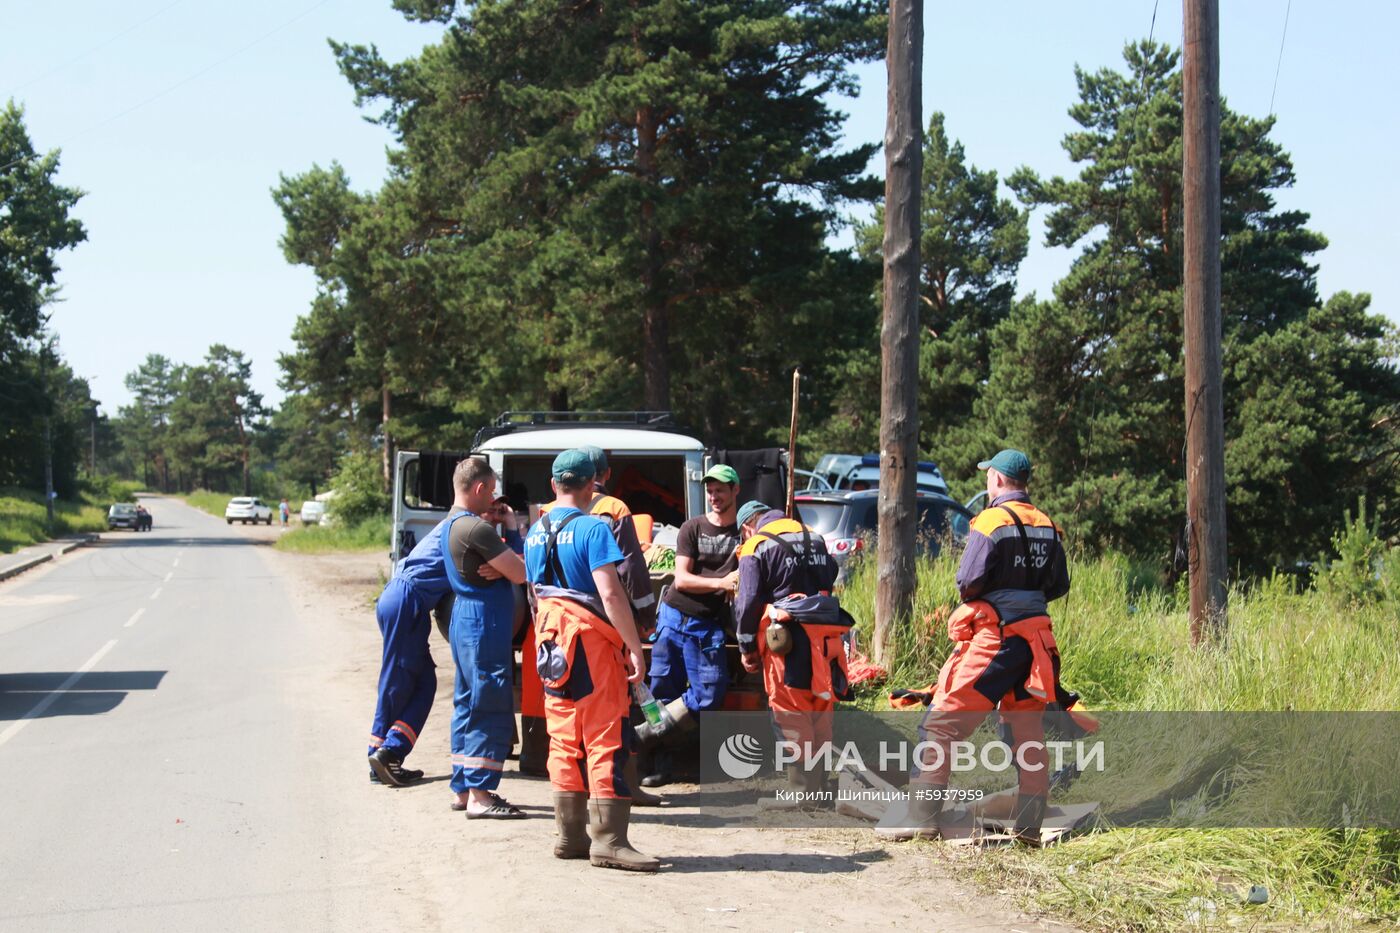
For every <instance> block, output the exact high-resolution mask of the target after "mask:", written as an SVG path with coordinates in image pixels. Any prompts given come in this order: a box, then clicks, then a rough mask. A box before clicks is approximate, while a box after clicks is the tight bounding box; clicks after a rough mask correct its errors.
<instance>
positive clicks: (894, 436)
mask: <svg viewBox="0 0 1400 933" xmlns="http://www.w3.org/2000/svg"><path fill="white" fill-rule="evenodd" d="M923 58H924V23H923V0H890V34H889V45H888V48H887V50H886V53H885V63H886V71H887V74H888V76H889V91H888V94H887V97H886V105H887V111H886V117H885V243H884V255H885V279H884V293H885V294H884V297H885V307H884V322H883V325H882V327H881V330H880V361H881V380H880V504H879V516H880V523H879V544H878V547H879V550H878V551H877V556H876V560H877V562H878V583H877V588H876V591H875V638H874V644H873V645H872V648H871V650H872V652H873V654H874V657H875V661H876V663H882V662H887V661H888V660H889V659H890V658H891V657H892V656H893V649H894V632H895V629H896V627H897V626H899V625H900V624H902V623H905V622H907V621H908V619H909V617H910V615H911V614H912V612H913V608H914V583H915V577H914V546H915V532H916V530H917V529H916V525H915V517H916V516H915V511H914V492H915V482H916V480H917V479H918V465H917V461H918V441H919V408H918V388H919V236H920V232H919V220H920V217H919V215H920V194H921V190H920V188H921V184H922V177H921V176H922V174H923V168H922V162H923V100H922V97H923V95H922V93H921V86H920V81H921V77H922V76H921V72H922V70H923Z"/></svg>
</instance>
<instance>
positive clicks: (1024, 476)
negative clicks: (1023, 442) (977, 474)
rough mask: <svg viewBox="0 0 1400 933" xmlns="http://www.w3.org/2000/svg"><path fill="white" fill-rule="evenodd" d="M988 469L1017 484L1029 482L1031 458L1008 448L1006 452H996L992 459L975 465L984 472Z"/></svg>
mask: <svg viewBox="0 0 1400 933" xmlns="http://www.w3.org/2000/svg"><path fill="white" fill-rule="evenodd" d="M989 467H990V468H991V469H993V470H996V471H997V472H998V473H1000V474H1001V475H1002V476H1005V477H1006V478H1008V479H1013V480H1015V481H1016V482H1018V483H1025V482H1029V481H1030V478H1031V458H1030V457H1027V456H1026V455H1025V454H1023V453H1021V451H1019V450H1013V449H1011V448H1009V447H1008V448H1007V449H1006V450H1002V451H998V452H997V455H996V456H995V457H993V458H992V459H990V460H983V461H982V462H981V463H979V464H977V469H979V470H985V469H987V468H989Z"/></svg>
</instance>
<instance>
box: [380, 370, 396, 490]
mask: <svg viewBox="0 0 1400 933" xmlns="http://www.w3.org/2000/svg"><path fill="white" fill-rule="evenodd" d="M392 407H393V398H392V397H391V396H390V395H389V383H388V380H387V379H386V380H385V382H384V385H383V389H382V390H381V408H380V420H379V425H380V428H381V429H382V431H383V433H384V448H383V449H384V458H383V465H384V490H385V491H386V492H387V491H389V490H391V489H393V488H394V439H393V438H392V437H390V436H389V418H390V417H391V416H392V414H393V411H392Z"/></svg>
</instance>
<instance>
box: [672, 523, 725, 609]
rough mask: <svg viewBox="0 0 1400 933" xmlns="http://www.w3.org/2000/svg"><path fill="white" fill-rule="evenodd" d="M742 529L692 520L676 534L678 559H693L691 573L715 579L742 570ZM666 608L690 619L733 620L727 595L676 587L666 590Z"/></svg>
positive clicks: (691, 560)
mask: <svg viewBox="0 0 1400 933" xmlns="http://www.w3.org/2000/svg"><path fill="white" fill-rule="evenodd" d="M738 551H739V526H738V525H716V524H714V523H713V522H711V521H710V520H709V519H708V518H706V517H705V516H704V515H697V516H696V517H695V518H692V519H690V520H689V521H687V522H686V523H685V524H684V525H681V530H680V533H679V534H678V535H676V556H677V557H689V558H690V572H691V573H693V574H695V575H696V576H697V577H708V578H711V579H715V578H718V577H723V576H726V575H728V574H730V573H732V572H734V571H735V570H738V569H739V554H738ZM666 605H668V606H672V607H674V608H676V609H679V610H680V611H681V612H683V613H685V614H686V615H688V616H695V617H697V618H701V619H711V620H714V621H716V622H724V621H726V620H727V619H728V618H729V601H728V600H726V599H725V598H724V594H723V593H682V592H681V591H680V590H679V589H678V588H676V587H675V586H672V587H671V588H670V589H669V590H667V591H666Z"/></svg>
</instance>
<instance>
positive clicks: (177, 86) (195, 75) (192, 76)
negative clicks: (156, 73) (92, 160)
mask: <svg viewBox="0 0 1400 933" xmlns="http://www.w3.org/2000/svg"><path fill="white" fill-rule="evenodd" d="M330 2H331V0H320V2H319V3H314V4H312V5H311V6H309V7H307V8H306V9H304V10H302V11H301V12H300V13H298V14H297V15H296V16H293V17H292V18H291V19H289V20H287V21H285V22H283V23H282V24H281V25H279V26H276V27H274V28H273V29H270V30H268V31H267V32H265V33H263V34H262V35H260V36H258V37H257V38H256V39H254V40H252V41H251V42H248V43H247V44H246V45H242V46H240V47H239V48H237V49H234V50H233V51H232V52H230V53H229V54H227V55H225V56H224V57H223V58H219V59H215V60H214V61H212V62H210V63H209V64H208V65H205V66H204V67H203V68H201V69H199V70H198V71H196V72H194V73H193V74H189V75H186V76H185V77H183V78H181V79H180V80H179V81H176V82H175V83H174V84H172V85H170V86H168V87H166V88H165V89H164V90H161V91H158V92H156V93H155V94H152V95H151V96H150V97H147V98H146V99H145V100H143V101H141V102H140V103H138V104H133V105H132V106H130V107H128V108H126V109H125V110H122V111H120V112H118V113H115V114H113V115H112V116H110V117H107V118H106V119H105V120H101V121H99V122H97V123H94V124H93V125H92V126H89V127H88V128H87V129H85V130H83V131H82V132H80V133H77V134H75V135H74V136H72V137H70V138H69V140H68V141H69V142H72V141H73V140H75V139H81V138H83V137H84V136H87V135H88V134H90V133H95V132H96V131H98V130H100V129H102V128H103V127H104V126H107V125H108V124H111V123H115V122H116V121H117V120H120V119H122V118H123V117H127V116H130V115H131V114H133V113H135V112H136V111H138V110H140V109H141V108H142V107H145V106H147V105H149V104H153V103H155V102H156V101H158V100H160V99H161V98H162V97H164V96H166V95H167V94H170V93H172V92H173V91H177V90H179V89H180V88H182V87H184V86H185V85H186V84H189V83H190V82H191V81H194V80H196V79H197V78H202V77H203V76H204V75H206V74H208V73H209V72H211V71H213V70H214V69H215V68H218V67H219V66H220V65H224V64H227V63H228V62H230V61H232V60H233V59H235V58H237V57H238V56H240V55H242V54H243V53H244V52H246V51H248V50H249V49H251V48H253V47H254V46H256V45H259V44H261V43H263V42H266V41H267V40H268V39H271V38H272V37H273V36H275V35H277V33H279V32H281V31H282V30H284V29H286V28H287V27H288V26H291V25H293V24H294V23H297V22H299V21H300V20H303V19H305V18H306V17H308V16H310V15H311V14H312V13H314V12H316V11H317V10H319V9H320V8H321V7H323V6H325V5H326V4H328V3H330ZM60 148H62V147H60ZM39 156H40V153H37V152H36V153H32V154H30V155H27V156H24V157H23V158H20V159H15V160H14V161H12V162H7V163H5V164H4V165H0V172H3V171H5V170H6V169H9V168H13V167H14V166H16V165H19V164H20V163H22V162H28V161H30V160H31V159H36V158H39Z"/></svg>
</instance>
